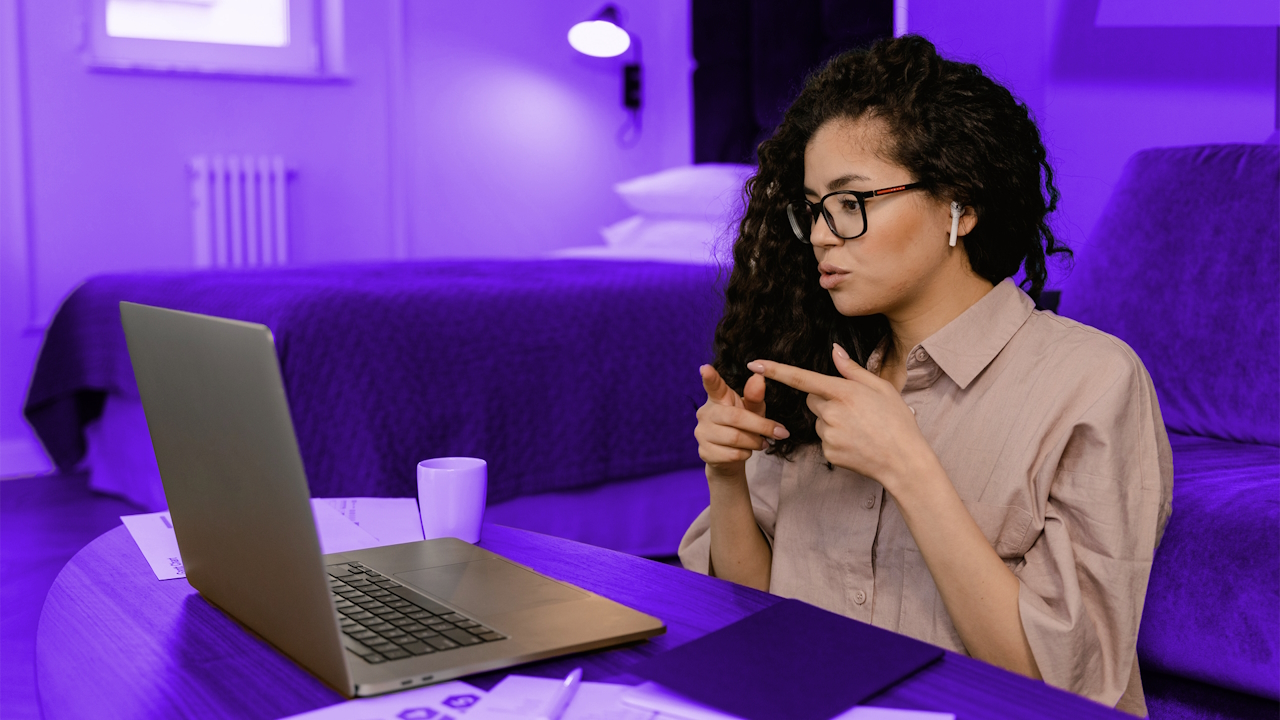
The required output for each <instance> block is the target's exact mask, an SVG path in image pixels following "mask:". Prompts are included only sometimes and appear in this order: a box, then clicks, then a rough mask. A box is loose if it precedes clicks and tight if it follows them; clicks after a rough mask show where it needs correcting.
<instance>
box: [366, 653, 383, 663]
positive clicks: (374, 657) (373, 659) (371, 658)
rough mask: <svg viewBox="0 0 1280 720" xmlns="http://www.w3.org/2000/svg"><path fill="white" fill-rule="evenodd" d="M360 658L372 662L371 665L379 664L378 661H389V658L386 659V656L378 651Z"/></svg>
mask: <svg viewBox="0 0 1280 720" xmlns="http://www.w3.org/2000/svg"><path fill="white" fill-rule="evenodd" d="M360 659H361V660H364V661H365V662H367V663H369V664H371V665H377V664H378V663H384V662H386V661H387V659H386V658H384V657H382V656H381V655H379V654H378V653H374V654H372V655H365V656H363V657H361V658H360Z"/></svg>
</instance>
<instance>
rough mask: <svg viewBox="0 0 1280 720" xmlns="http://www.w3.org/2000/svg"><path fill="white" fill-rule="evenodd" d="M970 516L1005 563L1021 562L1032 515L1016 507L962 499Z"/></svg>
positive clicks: (1026, 544) (1028, 540) (1027, 539)
mask: <svg viewBox="0 0 1280 720" xmlns="http://www.w3.org/2000/svg"><path fill="white" fill-rule="evenodd" d="M961 502H963V503H964V507H965V509H966V510H968V511H969V517H972V518H973V521H974V522H975V523H977V525H978V528H979V529H980V530H982V534H983V535H984V536H985V537H986V538H987V542H989V543H991V547H993V548H995V551H996V554H997V555H999V556H1000V557H1001V559H1003V560H1004V561H1005V562H1006V564H1008V563H1009V562H1010V561H1016V560H1020V559H1021V558H1022V556H1023V555H1025V554H1026V552H1027V550H1030V549H1031V541H1030V539H1029V538H1028V536H1029V535H1030V534H1031V526H1032V522H1033V518H1032V517H1031V513H1029V512H1027V511H1026V510H1024V509H1022V508H1020V507H1017V506H1015V505H993V504H991V503H985V502H980V501H978V500H964V499H962V500H961Z"/></svg>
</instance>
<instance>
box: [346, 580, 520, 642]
mask: <svg viewBox="0 0 1280 720" xmlns="http://www.w3.org/2000/svg"><path fill="white" fill-rule="evenodd" d="M328 571H329V589H330V590H331V591H332V592H333V599H334V604H335V605H337V608H338V612H339V613H341V621H342V632H343V634H344V635H346V637H345V639H344V643H343V644H344V645H346V648H347V649H348V650H350V651H351V652H353V653H355V654H356V655H359V656H360V657H361V658H363V659H364V661H365V662H368V663H381V662H386V661H388V660H401V659H404V658H407V657H413V656H415V655H428V654H431V653H435V652H443V651H445V650H452V649H454V648H459V647H464V646H467V645H479V644H480V643H485V642H494V641H495V640H503V639H505V636H504V635H501V634H499V633H496V632H494V631H493V630H490V629H489V628H487V627H485V626H483V625H481V624H480V623H478V622H476V621H475V620H472V619H471V618H469V617H467V616H465V615H463V614H461V613H458V612H455V611H453V610H451V609H449V608H447V607H445V606H444V605H441V604H440V603H438V602H436V601H434V600H432V599H431V598H428V597H426V596H425V595H422V594H421V593H419V592H417V591H415V590H410V589H409V588H407V587H404V586H403V585H401V584H400V583H398V582H396V581H395V580H392V579H391V578H389V577H386V576H384V575H381V574H379V573H377V572H376V571H374V570H371V569H369V568H367V567H365V566H364V565H361V564H360V563H345V564H342V565H330V566H329V567H328Z"/></svg>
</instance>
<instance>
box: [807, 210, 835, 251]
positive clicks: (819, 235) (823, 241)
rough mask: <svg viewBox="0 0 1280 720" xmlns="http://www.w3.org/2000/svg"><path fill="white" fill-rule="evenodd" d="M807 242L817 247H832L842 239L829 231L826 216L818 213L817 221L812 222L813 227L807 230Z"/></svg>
mask: <svg viewBox="0 0 1280 720" xmlns="http://www.w3.org/2000/svg"><path fill="white" fill-rule="evenodd" d="M809 242H810V243H811V244H813V245H816V246H818V247H834V246H836V245H839V244H840V243H842V242H844V241H843V240H841V239H840V238H838V237H836V234H835V233H833V232H831V226H830V225H828V224H827V218H826V217H825V216H823V215H819V216H818V219H817V221H815V222H814V223H813V229H812V230H810V231H809Z"/></svg>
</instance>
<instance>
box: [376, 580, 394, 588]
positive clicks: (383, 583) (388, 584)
mask: <svg viewBox="0 0 1280 720" xmlns="http://www.w3.org/2000/svg"><path fill="white" fill-rule="evenodd" d="M373 584H374V585H377V586H378V587H380V588H397V587H400V583H398V582H396V581H395V580H385V579H384V580H377V581H375V582H374V583H373Z"/></svg>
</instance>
